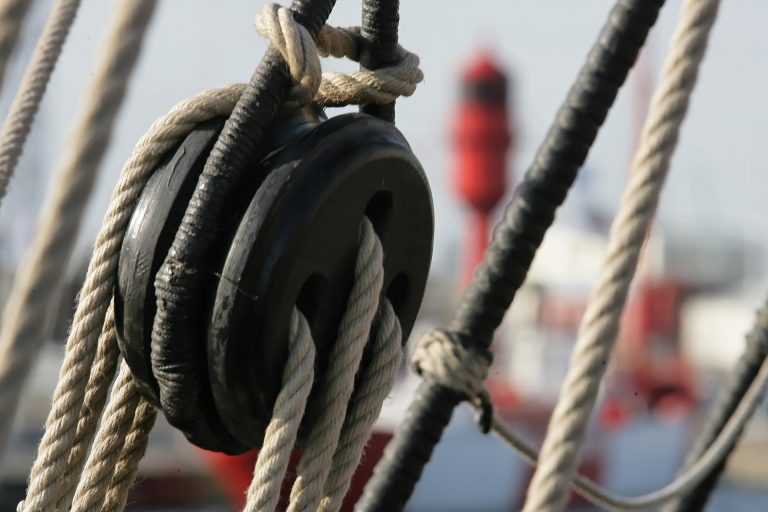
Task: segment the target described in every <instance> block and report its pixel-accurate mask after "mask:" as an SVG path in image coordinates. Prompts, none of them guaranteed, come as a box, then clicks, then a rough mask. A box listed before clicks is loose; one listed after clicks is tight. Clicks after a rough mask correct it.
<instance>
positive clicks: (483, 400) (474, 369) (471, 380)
mask: <svg viewBox="0 0 768 512" xmlns="http://www.w3.org/2000/svg"><path fill="white" fill-rule="evenodd" d="M490 365H491V354H490V352H488V351H487V350H482V349H480V348H478V347H477V346H476V345H468V346H465V345H463V344H462V343H461V341H460V340H459V339H458V338H457V337H455V336H452V335H451V333H450V332H448V331H446V330H443V329H432V330H430V331H427V332H426V333H425V334H424V336H422V337H421V339H420V340H419V343H418V344H417V345H416V348H415V349H414V351H413V355H412V356H411V366H413V369H414V371H415V372H416V373H418V374H419V375H420V376H422V377H423V378H426V379H429V380H430V381H432V382H434V383H436V384H439V385H440V386H442V387H444V388H447V389H451V390H453V391H455V392H456V393H458V394H459V395H461V396H462V397H464V398H466V399H467V400H469V401H470V402H472V403H474V404H475V405H476V406H477V407H478V411H480V424H481V428H482V430H483V432H485V433H487V432H488V430H489V428H490V418H491V415H492V413H493V408H492V407H493V406H492V404H491V399H490V397H489V396H488V391H487V390H486V389H485V385H484V382H485V378H486V376H487V375H488V368H489V367H490Z"/></svg>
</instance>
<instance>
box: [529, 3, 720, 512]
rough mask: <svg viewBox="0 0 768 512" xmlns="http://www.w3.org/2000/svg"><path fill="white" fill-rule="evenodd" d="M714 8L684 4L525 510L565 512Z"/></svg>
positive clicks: (708, 4)
mask: <svg viewBox="0 0 768 512" xmlns="http://www.w3.org/2000/svg"><path fill="white" fill-rule="evenodd" d="M719 4H720V2H719V0H687V1H686V2H685V3H684V5H683V7H682V12H681V18H680V21H679V23H678V27H677V29H676V31H675V35H674V37H673V40H672V46H671V49H670V53H669V55H668V56H667V60H666V63H665V65H664V71H663V73H662V77H661V82H660V83H659V85H658V87H657V89H656V93H655V94H654V97H653V100H652V101H651V107H650V110H649V113H648V118H647V119H646V122H645V126H644V127H643V132H642V135H641V139H640V144H639V149H638V152H637V154H636V155H635V159H634V161H633V163H632V169H631V171H630V175H629V182H628V183H627V186H626V189H625V191H624V195H623V198H622V200H621V203H620V205H619V211H618V213H617V214H616V218H615V219H614V222H613V226H612V228H611V234H610V239H609V245H608V254H607V256H606V258H605V261H604V262H603V267H602V270H601V272H600V276H599V277H598V282H597V285H596V286H595V289H594V291H593V293H592V297H591V298H590V300H589V304H588V306H587V310H586V312H585V313H584V318H583V320H582V322H581V327H580V329H579V335H578V339H577V341H576V345H575V347H574V351H573V354H572V356H571V364H570V368H569V370H568V373H567V375H566V378H565V382H564V383H563V387H562V391H561V395H560V399H559V400H558V402H557V406H556V407H555V410H554V412H553V414H552V418H551V419H550V423H549V430H548V432H547V436H546V438H545V440H544V444H543V446H542V450H541V459H540V460H541V464H540V465H539V467H538V469H537V471H536V473H535V474H534V477H533V480H532V482H531V486H530V487H529V490H528V499H527V501H526V505H525V508H524V510H525V512H534V511H544V510H547V511H551V510H562V509H563V508H564V507H565V505H566V502H567V500H568V497H569V496H570V485H569V484H570V482H571V480H572V479H573V475H574V473H575V471H576V466H577V464H578V457H579V451H580V449H581V445H582V443H583V441H584V437H585V435H586V430H587V425H588V423H589V418H590V416H591V414H592V409H593V407H594V404H595V402H596V401H597V395H598V392H599V388H600V382H601V380H602V377H603V374H604V373H605V371H606V369H607V368H608V361H609V360H610V357H611V351H612V349H613V345H614V342H615V340H616V336H617V334H618V329H619V320H620V318H621V312H622V310H623V309H624V303H625V302H626V298H627V294H628V293H629V287H630V285H631V284H632V277H633V275H634V273H635V269H636V267H637V262H638V260H639V258H640V254H641V252H642V248H643V244H644V242H645V239H646V236H647V233H648V229H649V228H650V226H651V222H652V221H653V216H654V214H655V212H656V205H657V203H658V199H659V195H660V194H661V190H662V188H663V186H664V179H665V178H666V175H667V170H668V168H669V162H670V160H671V159H672V154H673V153H674V150H675V147H676V145H677V140H678V134H679V132H680V126H681V125H682V123H683V120H684V119H685V114H686V112H687V110H688V104H689V101H690V97H691V94H692V93H693V89H694V86H695V85H696V78H697V77H698V71H699V67H700V65H701V62H702V60H703V58H704V52H705V50H706V47H707V41H708V39H709V34H710V30H711V28H712V25H713V24H714V22H715V18H716V16H717V8H718V6H719Z"/></svg>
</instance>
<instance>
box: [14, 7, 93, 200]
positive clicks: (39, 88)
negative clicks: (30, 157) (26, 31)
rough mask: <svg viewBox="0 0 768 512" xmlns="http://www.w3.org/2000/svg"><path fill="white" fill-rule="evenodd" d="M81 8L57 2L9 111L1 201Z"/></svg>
mask: <svg viewBox="0 0 768 512" xmlns="http://www.w3.org/2000/svg"><path fill="white" fill-rule="evenodd" d="M79 7H80V0H58V1H57V2H56V4H55V5H54V7H53V10H52V11H51V14H50V16H49V17H48V21H47V22H46V24H45V28H44V29H43V33H42V35H41V36H40V39H39V40H38V42H37V46H36V47H35V52H34V53H33V54H32V60H31V62H30V63H29V65H28V66H27V70H26V72H25V73H24V77H23V78H22V80H21V85H20V86H19V90H18V92H17V93H16V97H15V98H14V99H13V103H12V104H11V111H10V114H8V117H7V118H6V120H5V124H4V125H3V130H2V132H1V133H0V201H2V199H3V197H5V193H6V190H7V189H8V182H10V181H11V177H12V176H13V171H14V170H15V169H16V164H17V163H18V161H19V157H20V156H21V152H22V150H23V149H24V143H25V142H26V140H27V135H29V130H30V129H31V128H32V121H33V120H34V118H35V115H36V114H37V110H38V108H39V107H40V101H41V100H42V98H43V94H44V93H45V89H46V87H47V86H48V81H49V80H50V78H51V74H52V73H53V68H54V67H55V66H56V61H57V60H58V59H59V55H60V54H61V49H62V48H63V47H64V41H65V40H66V39H67V35H68V34H69V29H70V28H71V27H72V23H73V22H74V21H75V15H76V14H77V9H78V8H79Z"/></svg>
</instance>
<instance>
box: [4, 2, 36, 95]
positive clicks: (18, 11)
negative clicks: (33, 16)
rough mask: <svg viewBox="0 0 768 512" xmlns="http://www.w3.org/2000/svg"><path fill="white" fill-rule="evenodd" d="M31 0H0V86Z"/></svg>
mask: <svg viewBox="0 0 768 512" xmlns="http://www.w3.org/2000/svg"><path fill="white" fill-rule="evenodd" d="M31 3H32V0H2V2H0V86H1V85H2V84H3V80H4V79H5V71H6V69H7V68H8V61H10V60H11V55H13V51H14V50H15V49H16V44H17V43H18V42H19V34H21V26H22V25H23V24H24V20H25V19H26V17H27V12H29V5H30V4H31Z"/></svg>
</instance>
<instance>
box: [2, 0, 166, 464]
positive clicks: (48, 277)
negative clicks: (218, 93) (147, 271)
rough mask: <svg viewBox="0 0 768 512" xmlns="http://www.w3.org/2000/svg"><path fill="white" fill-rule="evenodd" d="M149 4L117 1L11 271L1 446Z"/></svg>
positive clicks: (149, 10)
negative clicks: (64, 145) (30, 233)
mask: <svg viewBox="0 0 768 512" xmlns="http://www.w3.org/2000/svg"><path fill="white" fill-rule="evenodd" d="M155 3H156V1H155V0H140V1H135V0H122V1H121V2H120V4H119V5H118V6H117V12H116V15H115V19H114V21H113V24H112V27H110V29H109V30H108V31H107V34H108V36H107V40H106V42H105V44H104V47H103V49H102V51H101V55H100V58H99V61H98V63H97V65H96V68H95V73H94V75H93V77H92V78H91V80H90V84H89V86H88V90H87V92H86V94H85V104H84V105H83V109H82V110H81V112H80V116H79V119H78V120H77V123H76V125H75V128H74V130H73V133H72V136H71V139H70V144H69V145H68V150H67V152H66V154H65V155H64V158H63V159H62V162H61V164H60V165H59V168H58V169H57V171H56V174H55V175H54V180H53V182H52V183H51V185H50V187H49V191H48V198H47V200H46V201H45V203H44V204H45V208H44V210H43V212H42V213H41V215H40V219H39V220H38V227H37V229H36V230H35V238H34V240H33V241H32V245H31V246H30V248H29V250H28V251H27V254H26V255H25V257H24V258H23V259H22V263H21V268H20V269H19V270H18V272H17V273H16V279H15V282H14V286H13V289H12V291H11V294H10V297H9V299H8V302H7V304H6V306H5V309H4V311H3V321H2V324H1V325H0V451H1V450H2V448H4V447H5V445H6V442H7V438H8V435H9V433H10V429H11V425H12V423H13V417H14V413H15V412H16V408H17V406H18V401H19V397H20V396H21V393H22V391H23V389H24V382H25V380H26V377H27V375H28V374H29V371H30V368H31V366H32V363H33V362H34V360H35V358H36V356H37V353H38V351H39V350H40V347H41V346H42V343H43V341H44V340H45V339H46V337H47V336H48V334H49V329H48V327H49V325H50V324H49V322H47V320H48V318H49V315H50V313H51V308H52V306H53V305H55V304H56V300H57V298H58V296H57V294H56V293H52V290H55V289H56V286H57V284H58V283H60V282H61V280H62V278H63V277H64V274H65V272H66V268H67V264H68V262H69V258H70V255H71V253H72V248H73V246H74V243H75V240H76V238H77V232H78V231H79V228H80V224H81V221H82V217H83V212H84V210H85V207H86V205H87V203H88V198H89V196H90V194H91V190H92V188H93V183H94V180H95V178H96V173H97V171H98V168H99V165H100V163H101V160H102V157H103V156H104V152H105V150H106V148H107V146H108V145H109V140H110V139H111V134H112V128H113V126H114V123H115V119H116V118H117V113H118V111H119V109H120V106H121V105H122V102H123V97H124V96H125V91H126V87H127V85H128V81H129V78H130V75H131V73H132V71H133V69H134V67H135V64H136V61H137V60H138V56H139V53H140V51H141V45H142V41H143V40H144V34H145V33H146V30H147V26H148V25H149V22H150V20H151V18H152V13H153V11H154V8H155Z"/></svg>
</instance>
